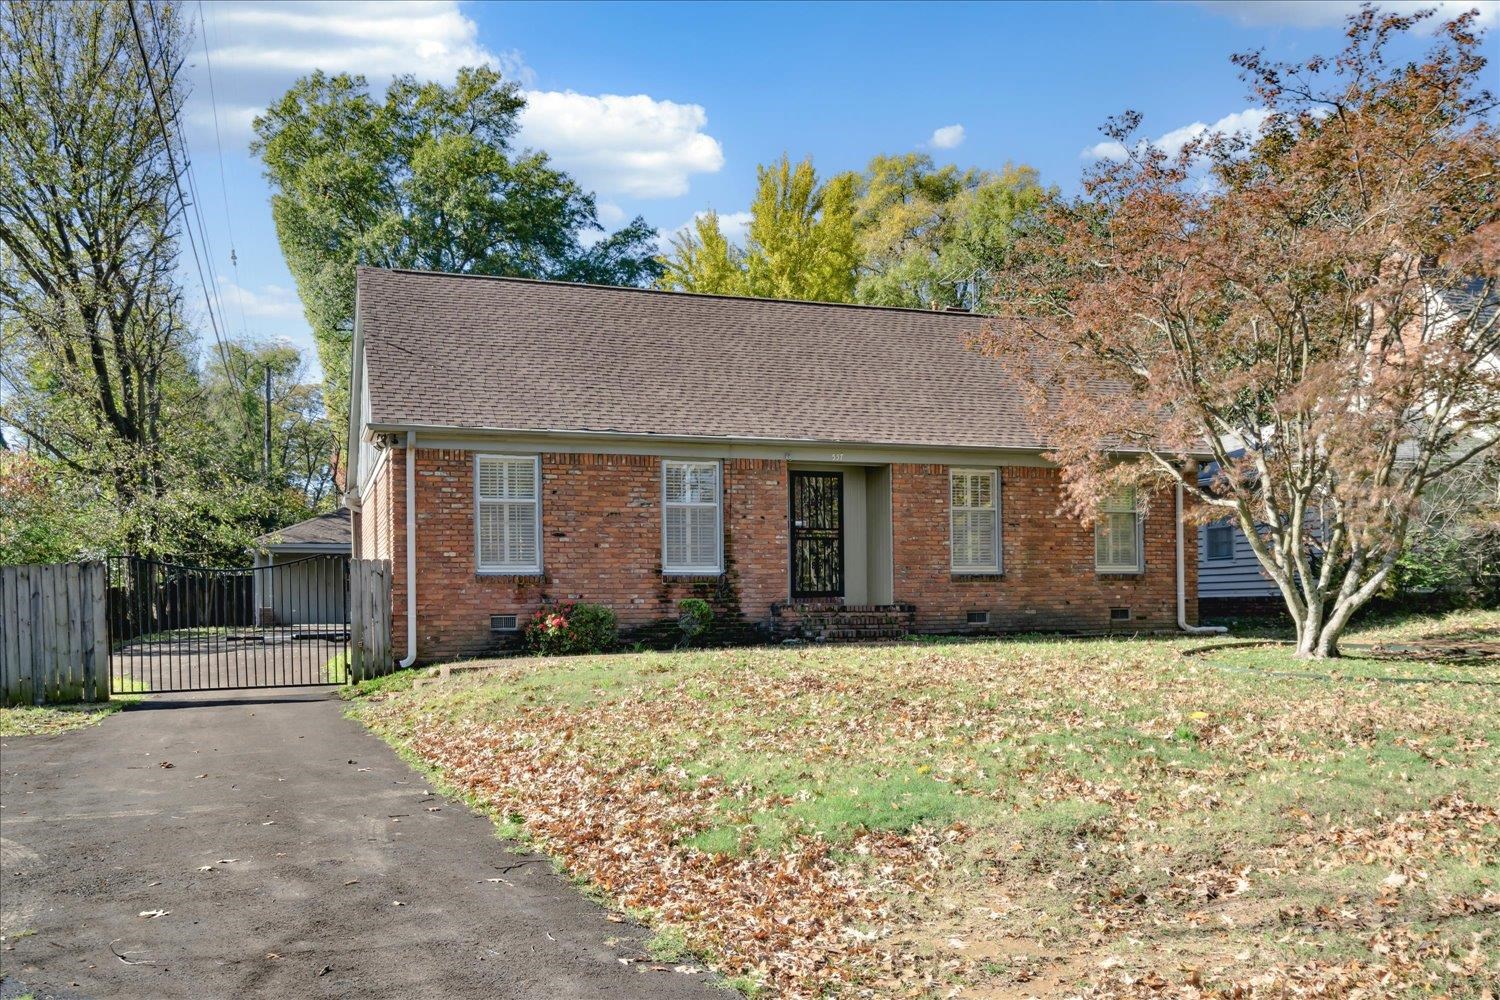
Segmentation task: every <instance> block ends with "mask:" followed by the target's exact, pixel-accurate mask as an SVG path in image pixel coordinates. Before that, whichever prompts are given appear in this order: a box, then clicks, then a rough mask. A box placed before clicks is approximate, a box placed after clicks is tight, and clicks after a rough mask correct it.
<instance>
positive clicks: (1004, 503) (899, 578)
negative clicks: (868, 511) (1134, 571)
mask: <svg viewBox="0 0 1500 1000" xmlns="http://www.w3.org/2000/svg"><path fill="white" fill-rule="evenodd" d="M1060 490H1061V478H1060V476H1059V474H1058V471H1057V470H1056V469H1039V468H1022V467H1008V468H1005V469H1002V470H1001V473H1000V503H1001V508H1000V509H1001V517H1000V519H1001V524H1002V541H1001V544H1002V555H1003V559H1002V561H1003V568H1004V575H1003V576H955V575H954V574H953V573H952V572H951V570H950V568H949V566H950V563H949V550H948V528H949V518H948V467H947V466H945V465H894V466H892V467H891V520H892V525H891V527H892V532H891V533H892V537H893V538H894V540H895V553H894V556H895V560H894V561H895V574H896V579H895V594H896V600H898V601H906V602H909V603H911V604H913V605H915V606H916V609H917V628H918V629H919V630H927V631H945V630H950V629H964V628H967V627H968V626H967V625H966V622H965V617H966V614H967V612H970V611H988V612H989V613H990V624H989V627H990V628H991V629H1033V628H1035V629H1053V628H1067V629H1090V630H1092V629H1109V628H1117V629H1127V630H1134V629H1142V628H1148V629H1155V628H1169V627H1172V626H1173V625H1175V624H1176V620H1177V577H1176V561H1175V560H1176V552H1175V544H1176V535H1175V526H1174V522H1173V516H1174V514H1173V502H1172V501H1173V498H1172V495H1171V494H1170V493H1164V494H1162V495H1161V496H1158V497H1155V498H1153V501H1152V503H1151V505H1150V512H1149V514H1148V515H1147V517H1146V527H1145V532H1146V571H1145V573H1143V574H1140V575H1138V576H1136V575H1131V576H1125V575H1114V574H1109V575H1105V574H1099V573H1096V572H1095V570H1094V529H1093V528H1092V527H1086V526H1084V525H1082V524H1080V523H1079V522H1078V521H1077V520H1076V519H1075V518H1072V517H1069V516H1067V515H1064V514H1060V513H1058V506H1059V502H1060V499H1061V493H1060ZM1187 557H1188V560H1189V563H1188V565H1189V568H1190V571H1189V574H1188V581H1187V593H1188V594H1189V595H1196V594H1197V582H1196V566H1195V565H1194V564H1195V562H1196V559H1197V554H1196V550H1195V547H1194V546H1192V545H1189V546H1188V550H1187ZM1195 604H1196V597H1194V598H1193V601H1192V602H1190V603H1189V605H1188V611H1189V620H1193V619H1195V618H1196V615H1197V609H1196V606H1195ZM1116 607H1127V608H1129V609H1130V621H1129V622H1117V623H1111V622H1110V620H1109V609H1110V608H1116Z"/></svg>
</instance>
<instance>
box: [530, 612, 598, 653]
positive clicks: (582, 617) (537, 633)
mask: <svg viewBox="0 0 1500 1000" xmlns="http://www.w3.org/2000/svg"><path fill="white" fill-rule="evenodd" d="M521 637H522V639H523V640H524V641H525V643H526V648H527V649H528V650H530V651H531V652H533V653H536V654H538V655H541V656H564V655H567V654H570V653H571V654H579V653H603V652H606V651H607V650H609V649H610V648H611V647H612V646H614V644H615V639H616V626H615V613H614V612H613V611H611V610H610V609H609V608H606V607H603V606H601V605H598V604H574V603H573V602H571V601H564V602H561V603H558V604H549V605H547V606H545V607H542V608H540V609H538V611H537V612H536V613H535V614H534V615H532V616H531V618H530V620H529V621H527V623H526V627H525V628H524V629H523V630H522V632H521Z"/></svg>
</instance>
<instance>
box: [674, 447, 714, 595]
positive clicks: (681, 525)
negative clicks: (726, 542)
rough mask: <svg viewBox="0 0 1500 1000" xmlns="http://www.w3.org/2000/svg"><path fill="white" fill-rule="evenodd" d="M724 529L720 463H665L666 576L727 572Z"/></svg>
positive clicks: (710, 574) (705, 574) (708, 574)
mask: <svg viewBox="0 0 1500 1000" xmlns="http://www.w3.org/2000/svg"><path fill="white" fill-rule="evenodd" d="M723 525H724V494H723V490H722V489H721V488H720V484H719V463H718V462H674V461H670V460H668V461H664V462H662V514H661V568H662V572H664V573H675V574H684V575H689V576H716V575H718V574H719V573H721V572H723V568H724V560H723V544H722V543H723V539H724V528H723Z"/></svg>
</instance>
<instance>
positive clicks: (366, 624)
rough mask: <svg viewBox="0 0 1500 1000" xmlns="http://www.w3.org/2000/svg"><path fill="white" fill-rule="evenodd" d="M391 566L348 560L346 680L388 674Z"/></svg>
mask: <svg viewBox="0 0 1500 1000" xmlns="http://www.w3.org/2000/svg"><path fill="white" fill-rule="evenodd" d="M394 665H395V661H394V659H393V658H392V655H391V564H390V563H389V562H388V561H387V560H384V559H351V560H349V680H351V681H362V680H365V679H366V678H369V677H379V676H381V675H383V674H388V673H390V672H391V669H392V667H393V666H394Z"/></svg>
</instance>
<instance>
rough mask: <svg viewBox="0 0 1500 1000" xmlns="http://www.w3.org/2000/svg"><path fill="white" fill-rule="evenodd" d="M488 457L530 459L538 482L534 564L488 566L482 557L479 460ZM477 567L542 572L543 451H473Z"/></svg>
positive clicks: (492, 572) (496, 572)
mask: <svg viewBox="0 0 1500 1000" xmlns="http://www.w3.org/2000/svg"><path fill="white" fill-rule="evenodd" d="M487 458H493V459H499V460H501V461H512V462H530V463H531V465H532V470H533V471H532V475H533V476H534V477H535V482H536V500H535V501H533V503H534V504H535V507H536V517H535V518H534V519H533V524H532V527H533V528H534V529H535V531H536V562H535V563H533V564H531V565H529V566H528V565H522V564H512V563H496V564H493V565H489V566H486V565H485V564H484V562H483V561H482V560H481V558H480V543H479V504H480V496H479V464H480V463H481V462H482V461H483V460H484V459H487ZM485 502H486V503H505V502H506V501H504V500H488V501H485ZM474 571H475V572H476V573H477V574H479V575H480V576H540V575H541V572H542V457H541V456H540V455H501V454H498V453H496V452H489V451H480V452H475V453H474Z"/></svg>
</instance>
